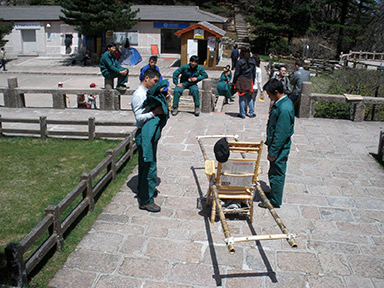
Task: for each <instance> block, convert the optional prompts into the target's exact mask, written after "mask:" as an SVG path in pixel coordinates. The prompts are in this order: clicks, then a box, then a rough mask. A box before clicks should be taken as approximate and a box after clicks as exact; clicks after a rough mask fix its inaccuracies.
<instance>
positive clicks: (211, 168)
mask: <svg viewBox="0 0 384 288" xmlns="http://www.w3.org/2000/svg"><path fill="white" fill-rule="evenodd" d="M222 137H234V138H235V136H232V135H230V136H229V135H212V136H210V135H206V136H197V137H196V138H197V141H198V143H199V145H200V149H201V151H202V153H203V157H204V160H205V173H206V175H207V177H208V180H209V183H210V184H209V188H208V193H207V199H206V201H207V204H209V201H210V198H213V199H212V211H211V223H214V221H215V218H216V212H217V214H218V215H219V218H220V222H221V226H222V228H223V232H224V236H225V243H226V244H227V247H228V250H229V253H230V254H234V253H235V247H234V244H235V243H236V242H245V241H260V240H278V239H287V241H288V243H289V245H290V246H291V247H292V248H294V249H295V248H297V244H296V242H295V240H294V238H295V237H296V235H295V234H291V233H289V231H288V229H287V228H286V227H285V225H284V224H283V221H282V220H281V218H280V217H279V216H278V214H277V213H276V211H275V209H274V208H273V206H272V204H271V203H270V202H269V200H268V198H267V197H266V195H265V193H264V192H263V190H262V189H261V186H260V183H259V180H258V175H259V174H260V173H261V170H260V169H259V164H260V158H261V152H262V146H263V141H261V142H259V143H258V144H259V145H260V146H259V147H254V146H255V143H251V142H239V141H238V139H237V137H238V136H237V137H236V138H235V141H236V142H228V144H229V146H230V149H231V148H232V149H231V152H237V153H241V156H242V157H243V159H229V160H235V161H256V163H255V169H254V173H253V174H251V173H244V174H234V173H222V165H221V163H219V164H218V167H217V171H216V168H215V161H214V160H209V159H208V157H207V154H206V152H205V149H204V145H203V143H202V141H201V139H202V138H222ZM239 146H240V147H239ZM252 146H253V147H252ZM244 153H258V156H257V159H256V160H255V159H245V155H244ZM222 175H223V176H231V177H245V176H246V177H251V176H253V179H252V183H254V184H253V186H252V187H245V186H220V187H219V188H218V186H217V184H218V183H221V176H222ZM219 190H220V192H219ZM256 191H257V192H258V193H259V195H260V197H261V199H262V200H263V202H264V203H265V204H266V206H267V208H268V210H269V212H270V213H271V215H272V217H273V218H274V220H275V222H276V224H277V225H278V226H279V228H280V230H281V231H282V232H283V234H268V235H252V236H245V237H232V236H231V233H230V232H229V228H228V224H227V221H226V218H225V213H228V214H229V213H236V214H247V215H248V216H249V218H250V220H251V222H252V220H253V219H252V218H253V217H252V216H253V201H254V197H255V194H256V193H255V192H256ZM226 192H228V194H226ZM236 192H238V193H237V194H236ZM245 192H246V193H247V194H248V193H249V194H248V195H244V193H245ZM219 193H220V196H219ZM220 199H239V200H248V201H250V207H243V208H239V209H225V208H223V207H222V205H221V202H220Z"/></svg>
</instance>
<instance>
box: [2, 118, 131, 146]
mask: <svg viewBox="0 0 384 288" xmlns="http://www.w3.org/2000/svg"><path fill="white" fill-rule="evenodd" d="M2 123H24V124H40V129H17V128H3V124H2ZM48 125H71V126H88V131H68V130H61V131H60V130H49V129H48ZM135 125H136V124H135V123H134V122H112V121H96V120H95V118H94V117H90V118H88V120H48V119H47V117H46V116H40V118H39V119H16V118H3V117H1V115H0V136H2V135H4V133H9V134H27V135H40V137H41V138H43V139H45V138H47V137H49V136H76V137H87V138H88V139H89V140H93V139H95V138H124V137H127V135H128V134H129V132H110V131H108V132H96V127H102V126H108V127H110V126H128V127H135Z"/></svg>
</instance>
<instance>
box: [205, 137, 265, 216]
mask: <svg viewBox="0 0 384 288" xmlns="http://www.w3.org/2000/svg"><path fill="white" fill-rule="evenodd" d="M228 145H229V151H230V154H231V156H232V155H234V153H237V155H240V154H239V153H242V154H243V153H252V154H256V157H250V158H232V157H233V156H232V157H231V156H230V157H231V158H229V159H228V161H227V162H225V163H221V162H218V164H217V171H216V170H215V161H214V160H208V161H206V162H205V173H206V175H207V177H208V179H211V181H210V183H209V189H208V194H207V204H210V203H211V206H212V210H211V223H213V222H215V219H216V212H217V204H216V201H213V200H214V199H218V200H222V201H223V202H226V203H229V204H230V203H233V204H232V205H226V206H224V207H223V205H221V206H222V209H221V210H222V212H223V213H224V214H241V215H246V216H248V217H249V219H250V221H251V222H252V221H253V200H254V198H255V192H256V191H255V185H256V183H257V182H258V181H259V179H258V175H259V174H260V173H261V170H260V168H259V164H260V158H261V152H262V150H263V141H261V142H236V141H234V142H228ZM243 155H244V154H243ZM214 189H215V193H216V195H213V190H214ZM220 203H222V202H221V201H220ZM236 206H238V207H236Z"/></svg>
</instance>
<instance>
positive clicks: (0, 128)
mask: <svg viewBox="0 0 384 288" xmlns="http://www.w3.org/2000/svg"><path fill="white" fill-rule="evenodd" d="M1 136H3V121H1V115H0V137H1Z"/></svg>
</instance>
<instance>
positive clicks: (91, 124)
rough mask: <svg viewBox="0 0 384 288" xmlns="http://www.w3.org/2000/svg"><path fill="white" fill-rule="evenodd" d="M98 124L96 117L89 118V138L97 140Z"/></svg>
mask: <svg viewBox="0 0 384 288" xmlns="http://www.w3.org/2000/svg"><path fill="white" fill-rule="evenodd" d="M95 136H96V124H95V117H90V118H88V140H95Z"/></svg>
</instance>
